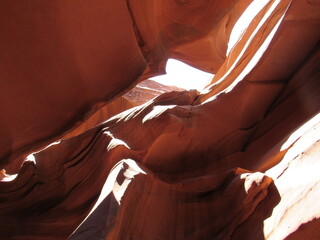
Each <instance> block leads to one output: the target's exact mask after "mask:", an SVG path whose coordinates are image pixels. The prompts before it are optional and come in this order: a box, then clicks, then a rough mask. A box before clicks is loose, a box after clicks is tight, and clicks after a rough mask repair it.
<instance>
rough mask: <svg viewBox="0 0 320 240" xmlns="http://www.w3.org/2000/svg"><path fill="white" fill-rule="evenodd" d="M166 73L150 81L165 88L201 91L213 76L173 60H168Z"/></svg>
mask: <svg viewBox="0 0 320 240" xmlns="http://www.w3.org/2000/svg"><path fill="white" fill-rule="evenodd" d="M166 72H167V74H165V75H161V76H157V77H153V78H151V80H154V81H157V82H158V83H161V84H163V85H167V86H176V87H179V88H183V89H186V90H191V89H196V90H198V91H201V90H203V89H204V88H205V87H206V86H207V85H208V84H209V83H210V82H211V80H212V78H213V76H214V75H213V74H211V73H207V72H204V71H201V70H199V69H197V68H194V67H191V66H189V65H188V64H185V63H183V62H180V61H178V60H175V59H169V60H168V62H167V65H166Z"/></svg>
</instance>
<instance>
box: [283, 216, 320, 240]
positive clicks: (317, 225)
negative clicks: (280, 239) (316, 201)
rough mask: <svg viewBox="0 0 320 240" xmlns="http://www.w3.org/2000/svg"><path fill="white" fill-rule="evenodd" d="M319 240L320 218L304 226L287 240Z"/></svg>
mask: <svg viewBox="0 0 320 240" xmlns="http://www.w3.org/2000/svg"><path fill="white" fill-rule="evenodd" d="M301 239H304V240H318V239H320V218H315V219H313V220H312V221H310V222H307V223H304V224H302V225H301V226H300V227H299V228H298V229H297V230H296V231H295V232H294V233H291V234H290V235H289V236H288V237H287V238H286V239H285V240H301Z"/></svg>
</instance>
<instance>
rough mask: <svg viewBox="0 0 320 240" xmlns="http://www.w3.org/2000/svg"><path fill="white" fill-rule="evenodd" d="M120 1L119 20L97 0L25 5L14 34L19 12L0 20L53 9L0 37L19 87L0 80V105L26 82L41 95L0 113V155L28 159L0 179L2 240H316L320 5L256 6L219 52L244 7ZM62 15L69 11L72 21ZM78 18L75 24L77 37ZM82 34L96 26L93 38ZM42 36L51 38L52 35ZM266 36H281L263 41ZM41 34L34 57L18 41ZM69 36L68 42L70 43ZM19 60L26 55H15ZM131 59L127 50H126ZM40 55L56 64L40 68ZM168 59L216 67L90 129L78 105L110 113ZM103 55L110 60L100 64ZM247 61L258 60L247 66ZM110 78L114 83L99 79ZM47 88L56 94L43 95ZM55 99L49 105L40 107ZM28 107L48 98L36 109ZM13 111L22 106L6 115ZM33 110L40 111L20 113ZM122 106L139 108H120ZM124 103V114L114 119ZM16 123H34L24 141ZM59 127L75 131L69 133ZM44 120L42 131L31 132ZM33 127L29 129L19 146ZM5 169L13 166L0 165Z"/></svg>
mask: <svg viewBox="0 0 320 240" xmlns="http://www.w3.org/2000/svg"><path fill="white" fill-rule="evenodd" d="M120 3H121V2H119V3H117V4H118V6H117V7H119V8H118V10H117V11H118V12H117V11H116V5H117V4H116V3H115V2H110V3H109V2H108V3H105V4H107V5H108V4H110V5H112V9H113V11H114V12H112V11H111V10H110V9H109V10H104V8H103V6H101V5H100V7H101V9H100V8H96V7H95V6H98V5H94V4H97V3H94V2H90V3H87V2H85V1H81V3H80V4H77V5H74V6H73V5H72V3H69V2H68V3H67V2H66V3H61V5H60V4H57V5H54V4H53V3H50V4H49V3H40V2H39V3H38V2H35V6H31V7H30V9H31V10H30V11H31V12H34V13H35V14H34V15H32V16H34V19H33V18H31V19H28V21H24V22H23V21H22V23H23V24H22V25H21V26H20V25H18V24H17V22H19V21H20V22H21V19H23V18H24V16H25V15H24V14H22V15H21V17H20V18H17V15H3V16H2V18H4V19H7V20H6V22H9V21H8V18H10V19H11V20H12V21H13V22H10V24H12V25H13V26H19V28H20V30H21V29H24V28H26V27H27V26H29V27H30V26H32V25H31V23H32V22H34V21H36V20H37V19H38V18H40V19H41V18H42V16H43V15H42V14H44V13H43V12H42V11H38V10H40V9H42V8H43V7H47V9H51V8H52V12H51V13H52V15H50V16H51V17H49V18H47V19H46V21H43V22H40V23H39V25H35V26H34V27H32V28H31V30H30V32H29V33H28V34H25V33H23V32H17V33H15V34H20V35H21V34H22V35H23V36H24V37H25V38H26V39H25V41H24V42H23V41H22V40H21V39H20V38H16V37H15V35H14V32H12V31H9V28H4V30H1V31H3V33H8V35H7V36H6V38H4V40H3V39H2V41H3V42H5V41H6V44H7V45H6V46H8V48H5V49H6V50H5V51H4V52H5V56H6V58H5V59H6V60H7V61H8V62H9V63H10V61H13V60H15V61H16V63H17V64H16V65H10V64H9V65H8V66H10V67H11V68H8V69H6V71H7V72H5V73H6V74H7V73H9V72H10V77H11V79H13V80H14V81H12V82H6V81H3V83H2V84H3V86H5V88H3V90H2V91H4V95H3V98H4V99H8V96H11V95H10V91H9V89H13V90H16V91H18V90H19V91H21V88H19V89H18V88H17V86H19V83H21V80H20V79H23V78H27V79H33V80H32V81H31V80H30V81H31V82H30V85H28V86H30V88H31V86H38V87H39V88H43V89H44V90H43V91H39V92H37V94H36V95H31V96H30V98H28V101H27V100H25V99H26V97H24V96H27V93H26V92H25V93H24V94H22V93H21V94H22V95H21V96H20V95H17V97H16V98H13V99H14V101H13V102H8V105H7V106H6V107H4V108H3V109H1V111H2V110H3V112H4V113H7V114H8V116H6V118H4V119H5V120H3V122H1V124H2V125H1V128H0V129H1V131H3V132H6V133H7V135H6V136H9V137H11V139H12V140H13V141H12V143H11V145H10V144H7V145H4V146H6V148H4V149H2V154H3V156H4V155H6V154H7V155H8V154H9V150H8V149H9V148H11V153H10V155H11V159H10V161H11V164H13V165H11V166H14V164H16V165H15V168H16V167H17V166H19V164H18V163H21V162H22V161H23V162H24V163H23V165H22V167H21V169H20V170H19V172H18V174H17V175H10V174H7V173H6V172H5V171H4V170H2V171H1V175H0V176H1V178H2V180H1V182H0V224H1V228H0V237H1V238H3V239H66V238H68V236H70V235H71V234H72V233H73V234H72V235H71V236H70V239H94V238H99V239H100V238H102V239H104V238H105V239H121V240H122V239H124V240H125V239H252V240H253V239H254V240H259V239H261V240H262V239H301V238H304V239H318V238H319V237H320V236H319V231H318V230H317V229H318V228H317V225H318V222H319V221H318V219H319V216H320V206H319V204H318V201H317V200H318V198H319V193H320V189H319V186H318V185H319V182H320V181H319V180H320V179H319V174H318V172H319V163H318V162H319V161H318V158H319V151H320V149H319V144H318V143H319V136H320V134H319V112H320V101H319V100H320V99H319V96H320V86H319V84H320V81H319V79H320V74H319V73H320V72H319V66H320V50H319V46H318V44H319V40H320V31H319V29H320V5H319V1H309V0H308V1H289V0H282V1H273V0H270V1H266V5H265V7H264V8H262V10H261V11H260V12H259V13H258V14H257V16H255V18H254V19H253V20H252V22H251V23H250V24H249V26H248V28H247V29H246V30H245V31H244V33H243V35H242V37H241V38H240V39H239V40H238V41H237V42H236V43H235V45H234V46H233V48H231V49H230V51H229V52H228V53H226V51H227V43H228V38H229V36H230V34H231V31H232V28H233V26H234V24H235V22H236V21H237V19H238V18H239V16H240V15H241V13H242V12H243V11H244V9H245V8H246V7H247V6H248V5H249V4H250V3H251V1H242V2H240V1H220V2H218V1H209V0H203V1H142V0H141V1H138V0H136V1H133V0H132V1H127V3H128V4H129V5H128V6H129V8H128V10H129V11H127V9H126V11H124V10H125V7H126V6H127V5H126V4H124V2H122V3H123V4H122V5H121V4H120ZM1 4H6V5H7V6H6V7H8V9H9V10H10V11H14V12H17V13H19V11H20V13H22V11H23V10H24V9H23V8H22V7H23V6H22V5H21V9H20V8H16V9H14V8H9V7H10V6H11V4H13V5H14V2H10V3H9V2H7V1H5V2H3V3H1ZM114 4H115V6H113V5H114ZM9 5H10V6H9ZM53 6H54V8H53ZM84 6H86V8H85V7H84ZM19 7H20V6H19ZM49 7H51V8H49ZM70 9H73V10H75V11H71V13H69V12H70ZM10 11H9V12H10ZM47 11H49V10H47ZM50 11H51V10H50ZM104 11H109V13H110V14H109V15H108V14H107V13H106V12H104ZM111 12H112V14H111ZM119 12H123V14H124V15H123V17H124V19H127V22H126V23H125V20H121V21H120V22H121V24H124V28H123V32H122V31H121V32H120V31H117V29H118V28H116V27H115V25H114V24H111V23H112V18H113V17H114V18H115V17H118V15H116V13H117V14H118V13H119ZM113 13H114V14H113ZM269 13H270V14H269ZM90 14H91V15H90ZM104 14H106V15H104ZM79 16H84V17H83V18H79ZM89 16H94V18H90V19H89ZM131 19H134V20H133V22H131ZM58 20H59V21H61V22H63V23H64V24H59V22H58ZM98 20H100V21H103V25H105V26H104V28H103V29H107V30H108V31H116V32H117V34H119V36H121V34H123V33H124V32H126V33H129V32H131V35H130V34H129V35H128V36H126V39H121V41H120V42H119V41H118V40H119V39H118V38H117V36H118V35H115V36H112V37H111V36H108V39H109V40H110V41H109V42H108V41H107V42H106V43H105V42H104V41H102V39H104V37H105V35H103V34H102V33H103V31H102V25H99V24H101V22H100V21H98ZM281 20H282V21H281ZM15 21H17V22H15ZM104 21H106V22H104ZM108 21H109V22H108ZM83 24H84V26H85V27H84V28H83V29H82V30H81V29H79V28H75V26H82V25H83ZM90 24H91V25H90ZM89 25H90V26H91V27H92V26H94V29H95V30H96V32H95V33H94V34H93V33H91V32H90V31H91V30H90V29H87V27H90V26H89ZM45 26H46V27H53V26H55V27H56V28H55V31H52V32H50V35H46V34H49V33H46V31H48V30H47V29H48V28H45ZM100 27H101V29H100ZM19 28H17V29H19ZM72 29H74V32H72V31H70V30H72ZM99 29H100V30H101V32H99V31H97V30H99ZM119 29H121V28H119ZM125 30H126V31H125ZM57 33H60V34H57ZM99 33H100V34H99ZM272 33H275V36H274V37H273V38H269V36H271V35H270V34H272ZM134 34H135V35H134ZM20 35H19V36H20ZM35 36H46V37H47V38H48V39H47V40H48V41H47V43H46V45H45V44H44V43H42V45H41V44H40V43H41V41H40V40H41V38H37V41H38V45H36V44H35V43H32V44H33V45H32V44H31V47H30V49H33V50H34V51H33V52H32V54H27V53H28V51H29V50H28V49H29V48H28V49H26V48H25V46H26V44H27V43H29V44H30V41H31V39H33V38H34V37H35ZM48 36H50V38H49V37H48ZM135 37H137V41H138V43H136V42H135V41H136V39H135ZM9 38H10V39H12V40H11V42H10V41H8V39H9ZM87 39H90V44H89V45H87V44H86V43H87V42H88V40H87ZM75 40H76V42H78V45H77V44H70V41H75ZM269 40H270V41H269ZM122 41H123V42H122ZM127 41H128V42H130V44H129V45H128V46H127V45H126V44H125V42H127ZM9 43H10V44H11V45H10V44H9ZM122 43H123V45H122ZM209 43H210V44H209ZM59 44H60V45H59ZM113 44H114V46H117V47H119V48H120V47H123V46H126V47H129V48H130V47H132V49H131V48H130V49H131V50H132V51H133V52H132V57H133V56H135V57H136V59H138V60H135V61H134V62H131V61H130V59H129V58H123V57H122V58H123V59H121V58H120V56H121V55H117V56H119V59H118V58H117V57H116V56H114V55H112V54H111V53H112V51H115V52H117V51H119V49H111V45H112V46H113ZM264 44H266V46H265V47H266V48H264V49H262V48H261V47H263V46H264ZM3 46H4V45H3ZM45 46H46V47H45ZM138 46H139V47H140V48H139V47H138ZM101 47H102V49H100V50H101V51H98V49H99V48H101ZM13 48H15V49H16V51H13ZM39 49H44V50H43V55H41V56H40V57H39V58H36V56H37V50H39ZM58 49H59V50H60V51H57V53H55V52H54V51H53V50H55V51H56V50H58ZM140 49H141V51H142V54H140V52H139V51H140ZM197 49H199V51H197ZM102 50H105V52H104V51H102ZM260 50H262V51H261V52H260ZM19 51H20V53H24V54H25V55H26V56H28V57H29V58H30V59H29V61H27V60H28V59H22V60H21V59H20V60H18V59H17V52H19ZM122 51H124V50H122ZM128 51H129V50H126V52H125V53H126V56H131V54H129V53H130V51H129V52H128ZM54 53H55V54H54ZM72 53H73V54H76V55H73V54H72ZM109 53H110V56H109V55H108V54H109ZM50 54H52V58H50V59H49V58H48V59H46V58H45V56H48V55H50ZM104 54H106V55H104ZM259 54H260V55H259ZM111 55H112V56H111ZM31 56H32V58H31ZM67 56H69V58H68V57H67ZM108 56H109V58H108ZM122 56H123V55H122ZM170 56H177V57H179V58H180V59H182V60H185V61H186V62H188V63H189V64H193V65H194V66H197V67H199V68H201V69H204V70H210V71H212V72H216V75H215V77H214V79H213V81H212V84H211V86H209V87H208V88H207V89H206V90H205V91H203V92H202V93H200V94H199V93H198V92H196V91H179V92H178V91H173V92H167V93H162V94H160V95H159V96H157V97H156V98H153V99H152V100H150V101H149V102H145V100H147V99H148V98H149V97H151V96H154V95H153V94H154V92H150V91H149V90H148V92H147V93H145V92H144V91H141V88H139V87H138V88H135V89H133V90H132V91H131V92H129V93H127V94H126V95H123V96H121V97H119V98H117V99H116V100H114V102H111V103H110V104H109V105H106V107H105V108H101V109H100V110H98V111H97V113H96V114H97V115H93V116H92V118H91V119H90V118H89V119H88V120H87V121H85V119H87V118H88V117H89V114H88V112H90V111H89V110H85V111H83V112H79V109H77V106H80V105H81V104H84V105H86V106H87V107H88V108H90V109H93V108H94V106H96V108H98V105H96V103H98V102H101V106H102V105H104V103H102V102H104V101H107V100H110V99H112V98H113V97H114V96H116V95H118V93H120V92H121V91H123V90H125V89H127V88H128V87H129V86H130V85H131V84H132V83H133V82H134V81H137V80H139V79H137V78H138V77H139V76H140V79H143V78H145V77H147V76H149V75H150V74H153V73H155V72H157V73H160V72H161V71H162V70H163V66H164V63H165V59H166V58H167V57H170ZM70 57H71V60H70ZM72 57H74V58H72ZM105 57H107V60H106V61H107V63H109V64H106V65H105V68H103V67H100V66H101V64H102V63H103V62H104V58H105ZM43 58H44V59H46V61H43ZM110 59H112V61H111V60H110ZM9 60H10V61H9ZM58 60H59V61H58ZM62 60H63V61H62ZM73 60H77V61H76V64H75V65H74V61H73ZM117 60H119V62H121V61H122V60H123V61H124V63H126V61H128V62H127V64H128V65H129V66H130V67H129V66H127V67H122V68H121V71H117V70H119V69H118V68H116V67H114V66H116V65H117V62H116V61H117ZM145 60H146V61H145ZM253 61H254V64H255V65H250V64H251V63H252V62H253ZM22 63H23V64H27V65H23V64H22ZM35 63H37V64H39V63H41V64H42V66H45V69H47V70H46V71H47V73H48V77H49V78H48V79H49V80H50V79H51V80H52V79H58V80H57V81H56V82H54V81H53V80H52V81H49V80H46V81H42V80H41V79H42V78H41V76H42V75H43V72H45V69H40V70H39V71H34V72H30V73H29V72H28V71H29V70H28V69H32V66H33V65H34V64H35ZM50 63H55V64H56V65H54V64H53V65H50ZM58 63H59V64H58ZM60 64H61V65H60ZM96 64H97V65H96ZM21 66H24V68H22V67H21ZM49 66H53V67H52V68H49ZM54 66H56V68H55V67H54ZM103 66H104V65H103ZM123 66H124V65H123ZM145 66H146V69H144V68H145ZM75 67H77V68H75ZM131 67H132V68H131ZM15 68H16V69H21V71H20V72H19V71H13V70H14V69H15ZM48 69H49V70H50V71H49V72H48ZM75 69H76V70H77V71H74V70H75ZM124 69H125V70H124ZM130 69H131V70H132V71H131V70H130ZM9 70H10V71H9ZM57 70H59V71H57ZM80 70H81V71H80ZM42 71H43V72H42ZM73 71H74V72H73ZM79 71H80V73H81V74H80V73H79V74H80V79H82V81H80V83H81V84H80V83H78V81H76V79H78V78H70V80H68V81H66V78H67V77H68V76H73V75H72V74H73V73H78V72H79ZM142 71H144V73H143V76H141V74H142ZM27 73H29V75H28V74H27ZM82 74H84V75H82ZM117 74H119V75H117ZM107 75H108V76H109V75H110V80H108V81H106V82H104V81H102V79H103V78H102V76H107ZM8 76H9V75H8ZM60 77H61V78H60ZM100 77H101V78H100ZM111 77H112V78H111ZM8 79H9V78H8ZM34 79H35V80H34ZM59 79H61V80H59ZM72 79H73V80H72ZM19 81H20V82H19ZM50 82H51V83H52V84H54V83H55V84H56V85H53V86H52V87H51V85H50V84H49V83H50ZM76 82H77V83H78V84H75V83H76ZM40 83H41V84H40ZM115 83H116V84H117V86H115V85H114V84H115ZM39 84H40V85H39ZM48 84H49V85H48ZM61 84H62V85H61ZM69 84H70V85H69ZM104 84H105V86H106V87H105V88H103V87H102V86H104ZM61 86H63V87H64V88H63V89H61ZM72 86H76V87H79V88H83V89H82V90H81V91H79V92H81V93H82V94H83V95H85V96H86V97H83V98H82V97H80V96H77V94H76V92H71V93H72V94H71V93H70V92H68V91H70V89H71V87H72ZM50 87H51V88H50ZM68 87H69V88H68ZM157 88H158V87H157ZM46 89H47V91H46ZM49 90H50V91H49ZM158 90H159V88H158ZM74 91H76V90H74ZM159 91H161V90H159ZM79 92H78V93H79ZM49 93H50V94H56V96H57V97H58V99H59V101H57V103H56V102H53V101H52V102H50V101H49V100H48V99H50V96H51V95H49V96H48V95H47V94H49ZM66 93H68V94H66ZM99 93H101V95H99ZM140 93H141V94H143V97H142V99H143V100H141V101H140V100H139V99H137V96H138V95H140ZM75 96H77V97H75ZM93 96H95V98H93ZM99 96H100V97H101V98H100V97H99ZM37 98H39V99H42V100H43V101H42V102H41V101H38V102H36V103H35V102H34V101H35V100H36V99H37ZM125 98H126V99H127V100H126V101H124V99H125ZM130 98H131V99H130ZM45 99H46V101H49V103H51V104H53V105H50V104H49V105H47V107H48V109H49V110H48V111H51V110H50V109H51V108H52V106H56V107H57V108H53V109H52V111H53V112H56V114H58V113H59V114H60V115H57V117H58V118H59V121H58V122H55V121H54V119H50V120H49V121H48V122H44V121H43V120H44V119H47V115H45V114H44V113H46V112H43V108H44V106H45V105H46V104H48V102H44V101H45ZM75 99H77V100H78V102H73V101H74V100H75ZM89 99H91V100H89ZM97 99H98V100H97ZM133 99H134V100H133ZM19 101H20V102H21V103H22V104H21V106H19V107H16V106H15V105H14V104H16V103H17V102H19ZM142 102H144V103H143V104H142V105H139V104H140V103H142ZM71 103H72V104H71ZM32 104H35V105H34V107H35V108H34V115H32V114H31V113H27V112H26V109H27V108H28V106H29V105H30V106H31V105H32ZM131 104H132V106H136V107H134V108H130V109H127V108H129V107H131ZM59 106H63V108H61V109H60V108H58V107H59ZM8 109H9V110H10V109H11V112H10V111H8ZM22 109H23V110H24V112H23V111H22ZM103 109H104V110H103ZM120 109H121V110H124V109H127V110H126V111H124V112H122V113H120V114H118V115H116V116H113V117H111V118H110V115H114V114H116V113H118V111H120ZM13 110H14V111H13ZM6 111H7V112H6ZM15 111H16V112H15ZM68 111H70V112H68ZM91 111H92V110H91ZM53 112H52V113H53ZM66 112H68V113H67V114H66ZM84 112H87V114H88V115H86V116H85V115H84ZM10 114H11V115H10ZM65 115H68V116H65ZM17 116H20V117H21V118H20V120H21V121H26V122H25V124H26V126H29V125H28V124H29V123H28V121H27V120H29V121H31V120H36V122H34V124H33V125H30V128H28V129H27V130H26V131H25V132H18V129H17V122H15V121H12V119H13V117H17ZM10 121H12V123H11V122H10ZM68 121H69V122H70V126H71V125H72V126H75V122H78V124H76V125H78V126H80V127H79V128H78V129H75V130H73V132H72V131H71V130H70V129H69V130H66V127H67V125H64V124H66V123H67V122H68ZM82 122H84V123H83V125H80V124H81V123H82ZM9 123H10V124H9ZM40 123H41V124H44V125H43V126H44V127H43V128H39V127H36V126H37V124H40ZM97 123H100V124H98V125H97ZM306 123H309V124H307V125H304V124H306ZM45 126H46V127H45ZM301 126H303V127H302V128H301V129H302V130H300V131H299V132H296V130H297V129H298V128H300V127H301ZM64 127H65V129H64ZM43 129H44V130H45V131H42V130H43ZM28 131H29V132H31V133H32V132H35V133H34V134H33V135H30V136H29V138H24V139H21V138H22V137H23V136H27V135H25V134H28ZM67 132H69V135H63V134H65V133H67ZM39 134H41V137H39V136H40V135H39ZM12 136H14V138H12ZM58 136H60V137H62V140H61V141H60V142H56V143H55V144H52V145H51V146H49V147H48V148H46V149H43V150H41V151H39V152H35V153H33V154H32V155H29V156H28V157H27V158H25V159H24V158H22V157H20V158H19V157H18V156H21V154H22V153H26V152H30V151H31V150H37V149H38V148H39V146H40V145H41V146H43V145H44V144H45V143H46V142H48V141H49V139H51V140H52V139H57V137H58ZM2 139H4V138H2ZM9 139H10V138H9ZM41 139H42V140H41ZM40 140H41V141H40ZM39 141H40V142H41V144H40V142H39ZM22 146H25V147H27V146H28V148H26V149H27V150H21V147H22ZM19 149H20V150H19ZM8 156H9V155H8ZM6 162H9V158H4V160H3V161H2V163H3V165H4V164H5V163H6ZM8 166H9V165H8ZM245 169H247V170H245Z"/></svg>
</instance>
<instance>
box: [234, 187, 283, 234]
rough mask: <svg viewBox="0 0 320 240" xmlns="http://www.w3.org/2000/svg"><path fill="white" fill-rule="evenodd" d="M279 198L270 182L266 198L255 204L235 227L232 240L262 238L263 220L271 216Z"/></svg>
mask: <svg viewBox="0 0 320 240" xmlns="http://www.w3.org/2000/svg"><path fill="white" fill-rule="evenodd" d="M280 200H281V197H280V194H279V192H278V190H277V188H276V186H275V184H274V183H273V182H272V183H271V184H270V186H269V188H268V195H267V196H266V198H265V199H264V200H263V201H262V202H261V203H260V204H259V205H258V206H257V208H256V209H255V210H254V212H253V214H252V215H251V216H250V217H249V218H248V219H247V220H246V221H244V222H243V223H242V224H241V225H239V226H238V227H237V229H236V230H235V231H234V232H233V235H232V240H244V239H246V240H264V239H265V236H264V233H263V221H264V220H265V219H267V218H269V217H270V216H271V214H272V211H273V209H274V207H275V206H277V204H278V203H279V202H280Z"/></svg>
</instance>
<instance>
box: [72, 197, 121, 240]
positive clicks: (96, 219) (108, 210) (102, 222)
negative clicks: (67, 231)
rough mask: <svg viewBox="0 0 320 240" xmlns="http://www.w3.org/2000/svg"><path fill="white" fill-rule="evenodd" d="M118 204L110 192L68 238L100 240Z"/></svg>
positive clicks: (112, 220) (106, 231)
mask: <svg viewBox="0 0 320 240" xmlns="http://www.w3.org/2000/svg"><path fill="white" fill-rule="evenodd" d="M118 209H119V204H118V202H117V200H116V199H115V197H114V195H113V193H112V192H111V193H110V194H109V195H108V196H107V197H106V198H105V199H104V200H103V201H102V202H101V203H100V205H99V206H98V207H97V208H96V209H95V210H94V211H93V213H92V214H91V215H90V216H89V218H88V219H86V220H85V221H84V222H83V223H82V224H81V225H80V227H79V228H78V229H77V230H76V231H75V232H74V233H73V234H72V235H71V236H69V238H68V239H69V240H88V239H90V240H100V239H104V236H105V235H106V234H107V233H108V232H109V231H110V230H111V228H112V226H113V225H114V219H115V216H116V214H117V212H118Z"/></svg>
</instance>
